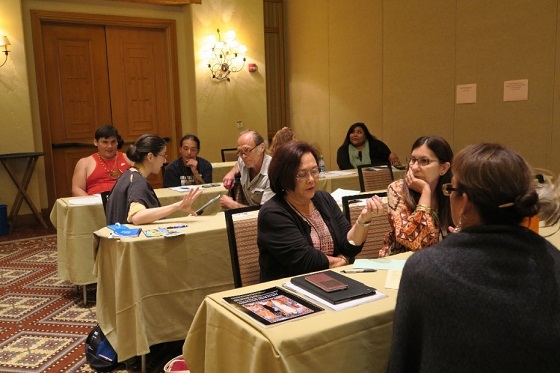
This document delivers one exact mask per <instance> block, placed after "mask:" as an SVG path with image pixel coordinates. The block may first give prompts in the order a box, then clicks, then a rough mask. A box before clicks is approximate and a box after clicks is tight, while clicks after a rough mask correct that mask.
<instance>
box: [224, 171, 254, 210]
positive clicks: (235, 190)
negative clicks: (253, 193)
mask: <svg viewBox="0 0 560 373" xmlns="http://www.w3.org/2000/svg"><path fill="white" fill-rule="evenodd" d="M228 194H229V196H230V197H231V198H233V200H234V201H236V202H238V203H241V204H242V205H249V202H247V198H245V194H244V193H243V186H241V174H240V173H236V174H235V181H234V183H233V187H232V188H231V189H230V191H229V193H228Z"/></svg>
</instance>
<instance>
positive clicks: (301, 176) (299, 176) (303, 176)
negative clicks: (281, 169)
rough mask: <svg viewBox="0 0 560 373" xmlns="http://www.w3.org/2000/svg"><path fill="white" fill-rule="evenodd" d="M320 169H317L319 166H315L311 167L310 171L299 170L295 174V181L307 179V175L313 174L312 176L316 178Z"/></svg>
mask: <svg viewBox="0 0 560 373" xmlns="http://www.w3.org/2000/svg"><path fill="white" fill-rule="evenodd" d="M320 172H321V171H319V168H317V167H313V168H312V169H311V170H310V171H299V172H298V173H297V174H296V180H297V181H305V180H307V179H309V175H311V176H313V178H316V177H318V176H319V173H320Z"/></svg>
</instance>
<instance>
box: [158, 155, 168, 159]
mask: <svg viewBox="0 0 560 373" xmlns="http://www.w3.org/2000/svg"><path fill="white" fill-rule="evenodd" d="M157 156H158V157H163V159H167V154H157Z"/></svg>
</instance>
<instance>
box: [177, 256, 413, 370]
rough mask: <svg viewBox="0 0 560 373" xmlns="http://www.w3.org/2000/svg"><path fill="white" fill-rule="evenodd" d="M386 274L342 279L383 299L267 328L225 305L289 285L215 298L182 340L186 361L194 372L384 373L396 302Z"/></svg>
mask: <svg viewBox="0 0 560 373" xmlns="http://www.w3.org/2000/svg"><path fill="white" fill-rule="evenodd" d="M410 255H412V253H410V252H408V253H403V254H398V255H394V256H391V259H406V258H408V257H409V256H410ZM351 267H352V266H346V267H341V268H337V269H334V270H335V271H337V272H339V271H340V270H342V269H344V268H351ZM387 272H388V271H387V270H378V271H377V272H374V273H357V274H345V275H346V276H348V277H352V278H353V279H355V280H358V281H361V282H363V283H365V284H366V285H369V286H373V287H375V288H376V289H377V290H378V291H380V292H382V293H384V294H386V295H387V297H386V298H383V299H380V300H376V301H374V302H370V303H364V304H360V305H358V306H355V307H352V308H348V309H344V310H339V311H334V310H331V309H330V308H328V307H326V306H321V307H322V308H324V309H325V311H324V312H321V313H318V314H314V315H310V316H308V317H304V318H301V319H295V320H292V321H288V322H284V323H282V324H278V325H273V326H270V327H265V326H262V325H261V324H259V323H257V322H255V321H254V320H252V319H250V318H249V317H247V315H245V314H242V313H241V312H239V311H238V310H235V309H234V308H232V307H231V306H230V305H229V304H227V303H226V302H225V301H224V299H223V298H224V297H231V296H235V295H241V294H245V293H250V292H253V291H257V290H262V289H266V288H270V287H272V286H280V287H281V286H282V284H283V283H285V282H287V281H289V279H282V280H276V281H270V282H266V283H261V284H258V285H252V286H247V287H243V288H238V289H233V290H226V291H222V292H218V293H214V294H210V295H208V296H207V297H206V298H205V299H204V301H203V303H202V304H201V305H200V308H199V309H198V311H197V313H196V316H195V317H194V320H193V322H192V325H191V327H190V329H189V331H188V334H187V337H186V339H185V344H184V346H183V356H184V358H185V361H186V362H187V364H188V366H189V368H190V370H191V372H196V373H203V372H228V371H232V372H267V373H280V372H345V373H348V372H350V373H352V372H356V373H362V372H385V371H387V364H388V357H389V350H390V346H391V337H392V329H393V314H394V310H395V306H396V299H397V290H395V289H389V288H385V281H386V277H387ZM313 302H314V303H315V304H317V305H320V304H319V303H317V302H316V301H313Z"/></svg>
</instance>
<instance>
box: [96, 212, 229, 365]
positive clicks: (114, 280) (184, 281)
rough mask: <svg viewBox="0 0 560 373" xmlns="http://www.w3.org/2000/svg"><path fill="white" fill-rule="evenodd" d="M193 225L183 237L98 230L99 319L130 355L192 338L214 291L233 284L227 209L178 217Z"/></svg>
mask: <svg viewBox="0 0 560 373" xmlns="http://www.w3.org/2000/svg"><path fill="white" fill-rule="evenodd" d="M180 223H187V224H188V227H186V228H181V229H179V230H180V231H182V232H185V235H182V236H178V237H156V238H146V237H145V236H144V235H143V234H141V235H140V236H139V237H137V238H123V239H111V238H107V237H108V234H109V233H110V230H109V229H108V228H103V229H101V230H99V231H97V232H96V233H95V235H96V240H95V243H96V244H97V245H96V256H95V271H96V275H97V280H98V281H97V282H98V283H97V305H98V307H97V320H98V322H99V325H100V326H101V329H102V330H103V332H104V333H105V335H106V336H107V338H108V339H109V341H110V342H111V345H112V346H113V347H114V348H115V350H116V351H117V353H118V356H119V360H121V361H123V360H126V359H127V358H130V357H132V356H139V355H143V354H147V353H148V352H149V350H150V346H151V345H154V344H157V343H162V342H168V341H175V340H180V339H184V338H185V336H186V334H187V330H188V328H189V326H190V324H191V322H192V319H193V317H194V315H195V313H196V310H197V309H198V307H199V306H200V304H201V302H202V300H203V299H204V297H205V296H206V295H208V294H210V293H213V292H216V291H221V290H224V289H231V288H233V275H232V271H231V260H230V255H229V247H228V243H227V234H226V230H225V219H224V216H223V214H218V215H215V216H208V217H205V216H200V217H188V218H181V219H170V220H167V221H165V222H162V224H158V225H148V226H142V227H143V228H149V227H155V226H170V225H171V226H172V225H176V224H180Z"/></svg>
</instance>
